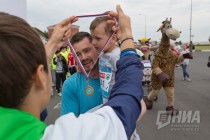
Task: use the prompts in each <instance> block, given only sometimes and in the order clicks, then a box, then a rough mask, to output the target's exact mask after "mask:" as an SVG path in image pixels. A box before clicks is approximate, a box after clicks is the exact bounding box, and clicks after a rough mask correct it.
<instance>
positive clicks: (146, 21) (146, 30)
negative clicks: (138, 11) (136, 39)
mask: <svg viewBox="0 0 210 140" xmlns="http://www.w3.org/2000/svg"><path fill="white" fill-rule="evenodd" d="M144 16H145V30H144V31H145V38H146V37H147V19H146V15H144Z"/></svg>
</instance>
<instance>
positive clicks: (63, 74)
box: [56, 72, 66, 93]
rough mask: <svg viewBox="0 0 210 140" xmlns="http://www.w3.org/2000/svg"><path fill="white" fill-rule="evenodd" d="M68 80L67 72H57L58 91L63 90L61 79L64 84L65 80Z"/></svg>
mask: <svg viewBox="0 0 210 140" xmlns="http://www.w3.org/2000/svg"><path fill="white" fill-rule="evenodd" d="M65 80H66V73H57V72H56V90H57V91H58V93H60V92H61V89H60V88H61V87H60V86H61V81H62V85H63V83H64V81H65Z"/></svg>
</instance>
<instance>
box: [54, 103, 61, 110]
mask: <svg viewBox="0 0 210 140" xmlns="http://www.w3.org/2000/svg"><path fill="white" fill-rule="evenodd" d="M60 108H61V102H59V103H58V104H57V105H55V106H54V107H53V109H60Z"/></svg>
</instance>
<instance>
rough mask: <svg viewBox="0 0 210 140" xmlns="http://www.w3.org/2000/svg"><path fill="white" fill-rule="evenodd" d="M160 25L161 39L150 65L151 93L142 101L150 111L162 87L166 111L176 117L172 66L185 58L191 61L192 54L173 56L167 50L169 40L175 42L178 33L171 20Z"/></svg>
mask: <svg viewBox="0 0 210 140" xmlns="http://www.w3.org/2000/svg"><path fill="white" fill-rule="evenodd" d="M162 23H163V24H162V25H161V26H160V28H159V29H158V31H159V30H161V33H162V38H161V42H160V45H159V48H158V51H157V52H156V53H155V56H154V60H153V63H152V78H151V82H152V91H151V92H150V93H149V95H148V96H145V98H144V100H145V103H146V106H147V109H152V107H153V99H154V97H155V96H157V95H158V93H159V91H160V90H161V88H162V87H163V89H164V92H165V94H166V97H167V106H166V111H167V112H168V113H169V114H171V115H177V114H178V110H177V109H175V108H174V66H175V64H176V63H180V62H181V61H183V60H184V59H185V58H190V59H192V54H190V53H188V54H184V55H182V56H176V55H174V54H173V52H172V51H171V50H170V49H169V48H170V39H172V40H176V39H177V38H179V36H180V32H179V31H178V30H176V29H174V28H172V25H171V19H170V20H168V19H166V20H165V21H163V22H162Z"/></svg>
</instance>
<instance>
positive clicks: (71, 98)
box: [60, 75, 79, 116]
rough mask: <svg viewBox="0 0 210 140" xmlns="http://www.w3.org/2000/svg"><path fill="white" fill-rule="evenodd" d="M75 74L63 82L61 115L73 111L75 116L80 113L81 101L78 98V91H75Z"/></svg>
mask: <svg viewBox="0 0 210 140" xmlns="http://www.w3.org/2000/svg"><path fill="white" fill-rule="evenodd" d="M74 76H75V75H74ZM74 76H72V77H69V78H68V79H67V80H66V81H65V82H64V84H63V87H62V97H61V112H60V114H61V115H65V114H68V113H70V112H73V113H74V114H75V116H78V115H79V103H78V98H77V92H76V91H75V89H77V88H76V84H75V83H76V82H74Z"/></svg>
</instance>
